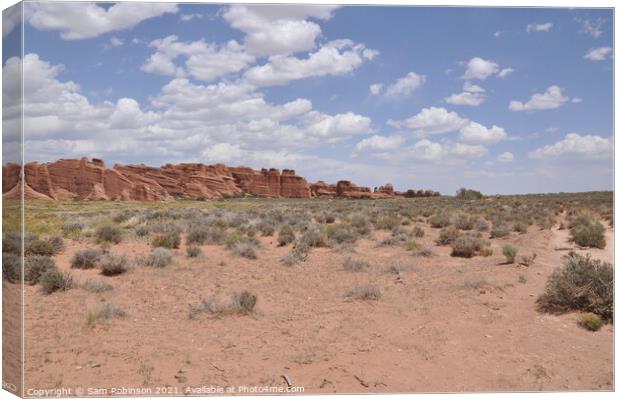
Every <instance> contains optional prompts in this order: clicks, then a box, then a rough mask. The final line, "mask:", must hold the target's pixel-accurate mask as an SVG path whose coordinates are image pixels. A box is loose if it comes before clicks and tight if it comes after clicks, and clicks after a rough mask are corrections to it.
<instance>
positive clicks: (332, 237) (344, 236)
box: [325, 224, 359, 244]
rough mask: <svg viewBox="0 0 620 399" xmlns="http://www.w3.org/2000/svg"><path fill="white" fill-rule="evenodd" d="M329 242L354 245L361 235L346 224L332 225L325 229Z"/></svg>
mask: <svg viewBox="0 0 620 399" xmlns="http://www.w3.org/2000/svg"><path fill="white" fill-rule="evenodd" d="M325 235H326V236H327V240H328V241H330V242H332V243H336V244H343V243H350V244H352V243H354V242H355V241H357V239H358V237H359V235H358V233H357V231H356V230H355V229H353V228H352V227H350V226H348V225H345V224H332V225H329V226H327V227H326V228H325Z"/></svg>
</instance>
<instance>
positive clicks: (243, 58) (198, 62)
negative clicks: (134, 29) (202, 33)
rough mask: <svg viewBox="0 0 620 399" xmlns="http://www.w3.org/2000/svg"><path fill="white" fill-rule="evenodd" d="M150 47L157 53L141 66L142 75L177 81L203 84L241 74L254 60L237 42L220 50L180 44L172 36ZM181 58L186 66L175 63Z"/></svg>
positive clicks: (198, 43)
mask: <svg viewBox="0 0 620 399" xmlns="http://www.w3.org/2000/svg"><path fill="white" fill-rule="evenodd" d="M149 47H153V48H155V49H156V51H155V53H153V54H152V55H151V56H150V57H149V58H148V60H147V61H146V62H145V63H144V65H142V67H141V69H142V70H143V71H145V72H150V73H156V74H159V75H168V76H175V77H185V76H193V77H194V78H196V79H199V80H204V81H209V80H213V79H216V78H218V77H221V76H225V75H227V74H230V73H235V72H239V71H241V70H242V69H244V68H245V67H246V66H248V65H249V64H250V63H252V62H254V60H255V59H254V57H253V56H251V55H249V54H247V53H246V52H245V49H244V47H243V46H242V45H240V44H239V43H237V42H236V41H234V40H231V41H229V42H228V43H226V44H225V45H221V46H220V45H217V44H215V43H206V42H205V41H204V40H197V41H194V42H180V41H179V40H178V37H176V36H174V35H172V36H168V37H166V38H164V39H157V40H153V41H152V42H151V43H150V44H149ZM179 57H185V63H184V65H183V66H181V65H177V64H176V63H175V61H176V60H177V58H179Z"/></svg>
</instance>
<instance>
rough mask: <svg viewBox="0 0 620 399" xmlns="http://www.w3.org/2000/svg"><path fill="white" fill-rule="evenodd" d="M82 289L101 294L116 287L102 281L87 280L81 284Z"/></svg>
mask: <svg viewBox="0 0 620 399" xmlns="http://www.w3.org/2000/svg"><path fill="white" fill-rule="evenodd" d="M80 288H82V289H83V290H85V291H88V292H94V293H101V292H106V291H110V290H112V289H113V288H114V287H113V286H111V285H110V284H108V283H106V282H105V281H101V280H86V281H84V282H83V283H82V284H80Z"/></svg>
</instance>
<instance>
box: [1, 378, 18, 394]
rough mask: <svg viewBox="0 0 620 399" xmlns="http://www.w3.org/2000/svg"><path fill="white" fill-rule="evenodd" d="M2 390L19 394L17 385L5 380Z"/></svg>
mask: <svg viewBox="0 0 620 399" xmlns="http://www.w3.org/2000/svg"><path fill="white" fill-rule="evenodd" d="M2 389H6V390H7V391H10V392H17V386H16V385H15V384H12V383H10V382H7V381H4V380H2Z"/></svg>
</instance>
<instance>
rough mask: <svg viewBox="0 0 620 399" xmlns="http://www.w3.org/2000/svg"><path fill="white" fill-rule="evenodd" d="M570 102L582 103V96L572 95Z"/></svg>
mask: <svg viewBox="0 0 620 399" xmlns="http://www.w3.org/2000/svg"><path fill="white" fill-rule="evenodd" d="M570 102H572V103H575V104H578V103H582V102H583V98H581V97H573V98H572V99H571V100H570Z"/></svg>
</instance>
